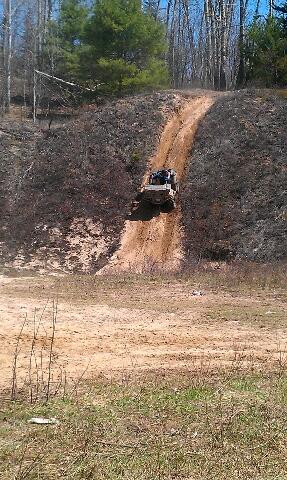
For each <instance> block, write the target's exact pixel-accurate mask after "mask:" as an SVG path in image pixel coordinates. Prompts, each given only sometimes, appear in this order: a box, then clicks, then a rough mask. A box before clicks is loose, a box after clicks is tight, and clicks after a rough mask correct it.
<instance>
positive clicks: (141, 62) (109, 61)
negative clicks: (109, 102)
mask: <svg viewBox="0 0 287 480" xmlns="http://www.w3.org/2000/svg"><path fill="white" fill-rule="evenodd" d="M84 38H85V44H86V49H85V52H84V54H82V71H83V74H84V76H85V77H86V76H88V75H89V76H90V77H91V78H92V79H94V80H97V81H100V82H103V83H104V84H105V85H106V89H107V90H108V91H112V92H114V91H118V92H122V91H123V90H134V89H140V88H144V87H159V86H165V85H166V83H167V71H166V67H165V63H164V62H163V60H162V55H163V53H164V51H165V39H164V38H165V36H164V27H163V25H162V24H161V23H160V22H158V21H156V20H155V19H154V18H153V17H152V16H151V15H150V14H148V13H146V12H144V11H143V10H142V8H141V2H140V0H97V1H96V3H95V6H94V9H93V14H92V16H91V17H90V18H89V20H88V22H87V26H86V29H85V36H84ZM85 66H88V68H85Z"/></svg>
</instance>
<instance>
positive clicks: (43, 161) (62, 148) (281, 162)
mask: <svg viewBox="0 0 287 480" xmlns="http://www.w3.org/2000/svg"><path fill="white" fill-rule="evenodd" d="M286 118H287V116H286V101H285V100H283V99H276V98H274V97H272V98H271V97H270V98H268V97H262V96H261V97H259V96H258V95H256V94H250V93H234V94H228V95H225V96H222V97H221V96H219V97H214V95H213V94H209V93H202V92H200V93H198V94H197V93H195V94H194V93H193V94H192V95H191V96H190V95H189V94H188V93H186V94H183V93H180V92H179V93H175V92H170V93H169V92H167V93H158V94H153V95H138V96H135V97H128V98H125V99H122V100H118V101H114V102H112V103H109V104H106V105H104V106H102V107H98V108H96V107H92V108H90V110H89V111H88V112H86V113H83V114H81V115H80V116H79V117H78V118H77V119H75V120H74V121H72V122H69V123H67V124H65V125H63V126H62V127H60V128H57V129H53V130H51V131H44V132H43V131H39V129H38V128H36V127H34V126H31V125H29V124H19V123H17V122H9V123H7V121H4V120H3V121H1V123H0V148H1V160H0V169H1V182H0V208H1V218H2V222H1V230H0V245H1V257H2V260H1V263H2V266H3V265H6V266H10V267H11V266H14V267H26V268H35V269H38V270H40V271H51V270H57V271H73V272H76V271H78V272H95V271H98V270H99V269H101V268H102V267H104V266H105V265H107V263H109V262H110V259H111V262H112V263H113V264H115V263H117V261H118V259H121V260H123V257H126V258H128V259H129V261H128V262H126V263H125V262H123V264H124V268H125V269H133V265H135V264H136V265H137V268H136V269H135V270H136V271H144V270H145V269H148V268H151V266H153V267H157V266H160V267H162V266H163V264H165V265H168V264H170V265H174V263H172V262H170V259H171V258H173V257H174V259H175V258H176V259H177V260H178V261H179V263H177V266H178V267H179V266H180V262H183V263H185V264H186V263H187V264H188V263H189V262H193V261H198V259H199V258H207V259H212V260H214V259H215V260H222V259H223V260H226V259H231V258H237V257H239V258H245V259H249V260H258V261H273V260H278V259H283V258H284V257H285V256H286V252H287V245H286V238H287V235H286V234H287V232H286V223H287V222H286V220H287V218H286V205H287V201H286V180H287V178H286V157H287V152H286V145H287V138H286V135H287V129H286V125H285V124H286ZM159 163H161V164H164V165H168V166H173V167H175V168H180V170H181V183H182V192H181V196H180V202H179V206H178V207H177V210H176V212H173V213H172V214H170V215H167V214H166V213H163V212H162V213H160V212H156V213H152V214H151V215H150V217H149V218H147V217H142V218H141V217H134V218H132V217H130V215H129V214H130V212H131V208H132V203H133V200H134V199H135V198H136V193H137V190H138V188H139V186H140V185H141V183H142V181H143V178H144V176H145V175H146V172H147V171H148V169H149V168H154V167H155V166H160V165H159ZM177 164H178V165H177ZM131 221H132V222H133V224H132V226H131ZM183 227H184V228H183ZM177 232H180V234H178V235H177ZM154 252H156V258H154V257H155V255H153V253H154ZM139 259H140V261H139ZM157 259H159V260H158V264H157Z"/></svg>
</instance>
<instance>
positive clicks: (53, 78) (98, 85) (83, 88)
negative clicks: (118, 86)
mask: <svg viewBox="0 0 287 480" xmlns="http://www.w3.org/2000/svg"><path fill="white" fill-rule="evenodd" d="M35 73H37V74H38V75H42V77H46V78H49V79H50V80H55V81H56V82H61V83H64V84H65V85H69V86H70V87H77V88H80V89H82V90H86V91H87V92H94V91H96V89H97V88H98V87H100V86H101V85H104V84H103V83H97V85H96V86H95V88H87V87H82V86H81V85H78V84H77V83H73V82H67V81H66V80H63V79H62V78H59V77H55V76H54V75H49V74H48V73H45V72H40V70H35Z"/></svg>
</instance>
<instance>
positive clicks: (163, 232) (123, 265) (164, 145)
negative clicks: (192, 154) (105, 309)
mask: <svg viewBox="0 0 287 480" xmlns="http://www.w3.org/2000/svg"><path fill="white" fill-rule="evenodd" d="M214 101H215V98H214V96H213V97H212V96H208V95H205V96H199V97H195V98H191V99H190V100H189V101H188V103H187V104H186V105H185V107H184V108H183V109H182V110H180V111H179V112H178V113H177V114H176V115H174V116H173V117H172V118H171V119H170V120H169V121H168V123H167V124H166V126H165V129H164V131H163V133H162V136H161V139H160V142H159V146H158V150H157V153H156V155H155V156H154V157H152V158H151V160H150V162H149V168H148V170H147V172H146V174H145V176H144V179H143V182H142V184H144V183H146V181H147V178H148V176H149V174H150V172H151V171H153V170H157V169H159V168H161V167H166V168H174V169H175V170H176V171H177V176H178V180H179V181H182V180H183V177H184V172H185V168H186V162H187V159H188V154H189V151H190V149H191V147H192V142H193V138H194V135H195V132H196V130H197V127H198V124H199V122H200V120H201V119H202V117H203V116H204V115H205V113H206V112H207V111H208V109H209V108H210V107H211V105H212V104H213V103H214ZM182 233H183V232H182V226H181V209H180V206H178V207H177V208H176V209H175V210H174V211H173V212H169V213H167V212H162V211H160V209H158V208H152V209H151V208H149V209H145V208H144V207H142V206H141V205H139V208H138V210H137V211H135V212H132V214H131V215H130V218H129V219H128V220H127V221H126V223H125V228H124V232H123V236H122V239H121V245H120V248H119V250H118V251H117V252H116V253H115V254H114V255H113V257H112V259H111V261H110V263H109V264H108V265H107V266H106V267H104V268H103V269H102V270H101V271H100V272H99V273H101V274H103V273H116V272H120V271H133V272H136V273H142V272H145V271H151V270H153V269H157V270H158V269H161V270H164V271H168V270H173V269H175V268H177V267H178V266H179V264H180V261H181V259H182V256H183V252H182V247H181V243H182V242H181V239H182Z"/></svg>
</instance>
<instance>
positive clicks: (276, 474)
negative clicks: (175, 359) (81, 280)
mask: <svg viewBox="0 0 287 480" xmlns="http://www.w3.org/2000/svg"><path fill="white" fill-rule="evenodd" d="M234 367H235V366H234ZM286 414H287V377H286V372H285V370H284V371H283V370H282V369H280V370H279V369H278V371H275V372H273V374H269V375H268V376H267V375H264V374H262V375H259V374H257V375H252V374H250V373H249V374H246V373H245V374H244V373H241V374H240V375H238V374H236V369H235V368H234V369H233V370H230V371H229V372H225V374H224V375H221V376H213V375H209V374H208V371H207V372H204V370H201V371H198V372H193V374H190V375H187V374H185V375H183V376H182V377H180V376H177V378H175V377H161V376H159V375H156V376H154V377H153V378H145V379H142V380H139V379H137V380H135V381H132V380H131V379H129V378H123V379H122V381H121V382H117V383H107V382H104V381H103V380H102V381H101V380H99V381H98V382H95V383H90V384H85V385H82V389H81V393H80V394H78V395H77V396H73V397H69V396H64V397H63V398H57V399H53V400H51V401H49V402H48V403H45V404H37V405H33V406H31V405H29V404H28V403H26V402H25V401H24V400H23V401H18V402H14V403H3V404H2V409H1V414H0V438H1V440H0V442H1V457H0V458H1V467H0V472H1V479H2V480H8V479H9V480H10V479H11V478H16V479H18V480H19V479H21V480H23V479H31V480H34V479H38V478H43V479H47V480H49V479H55V478H61V479H67V480H68V479H69V480H70V479H77V480H80V479H105V480H106V479H109V480H113V479H145V480H154V479H191V478H192V479H193V478H196V479H220V480H221V479H222V480H223V479H240V478H247V479H251V478H253V479H258V480H259V479H260V480H261V479H264V480H265V479H270V480H271V479H273V480H275V479H278V480H279V479H281V480H283V479H285V478H287V476H286V472H287V463H286V453H287V452H286V440H287V431H286ZM39 415H40V416H45V417H57V419H58V420H59V421H60V425H58V426H35V425H30V424H29V423H27V421H28V419H29V418H31V417H34V416H39Z"/></svg>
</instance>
